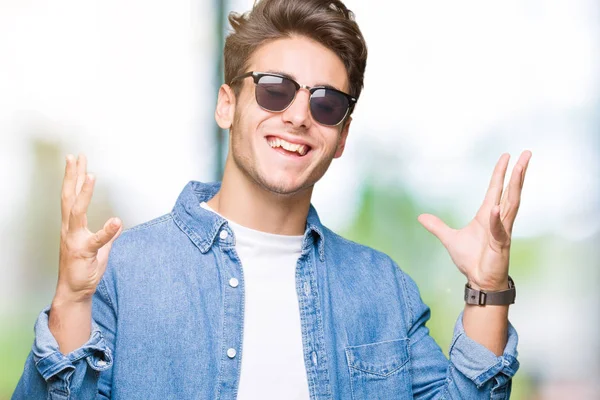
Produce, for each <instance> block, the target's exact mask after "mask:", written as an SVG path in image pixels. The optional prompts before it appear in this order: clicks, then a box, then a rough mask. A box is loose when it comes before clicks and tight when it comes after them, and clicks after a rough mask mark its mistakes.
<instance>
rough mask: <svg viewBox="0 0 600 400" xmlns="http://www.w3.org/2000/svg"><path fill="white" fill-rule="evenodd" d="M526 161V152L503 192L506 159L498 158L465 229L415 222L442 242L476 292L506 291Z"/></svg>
mask: <svg viewBox="0 0 600 400" xmlns="http://www.w3.org/2000/svg"><path fill="white" fill-rule="evenodd" d="M530 158H531V152H530V151H524V152H523V153H522V154H521V156H520V157H519V160H518V161H517V163H516V165H515V167H514V169H513V172H512V175H511V177H510V181H509V183H508V186H507V188H506V190H503V188H504V177H505V175H506V170H507V168H508V161H509V159H510V155H509V154H503V155H502V156H501V157H500V160H499V161H498V163H497V164H496V168H495V169H494V172H493V175H492V179H491V181H490V185H489V188H488V191H487V194H486V196H485V199H484V201H483V204H482V205H481V207H480V208H479V211H477V214H476V215H475V218H473V220H472V221H471V222H470V223H469V224H468V225H467V226H466V227H464V228H462V229H452V228H450V227H448V225H446V224H445V223H444V222H443V221H442V220H441V219H439V218H438V217H436V216H434V215H431V214H421V215H420V216H419V218H418V220H419V222H420V223H421V224H422V225H423V226H424V227H425V229H427V230H428V231H429V232H431V233H432V234H433V235H435V236H436V237H437V238H438V239H439V240H440V241H441V242H442V244H443V245H444V247H446V249H447V250H448V253H449V254H450V257H451V258H452V261H453V262H454V264H456V266H457V267H458V269H459V270H460V271H461V272H462V273H463V274H464V275H465V276H466V277H467V279H468V281H469V283H470V284H471V285H472V286H473V287H474V288H476V289H479V288H481V289H485V290H489V291H496V290H505V289H507V288H508V265H509V258H510V257H509V256H510V244H511V236H512V229H513V225H514V222H515V218H516V216H517V212H518V210H519V205H520V203H521V191H522V189H523V182H524V180H525V173H526V171H527V166H528V165H529V160H530ZM503 192H504V193H503Z"/></svg>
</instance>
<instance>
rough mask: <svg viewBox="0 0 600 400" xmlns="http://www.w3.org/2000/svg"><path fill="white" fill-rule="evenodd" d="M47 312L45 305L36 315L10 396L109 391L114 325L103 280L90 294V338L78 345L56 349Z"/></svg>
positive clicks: (47, 396)
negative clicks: (65, 351) (31, 339)
mask: <svg viewBox="0 0 600 400" xmlns="http://www.w3.org/2000/svg"><path fill="white" fill-rule="evenodd" d="M49 313H50V307H47V308H46V309H44V310H43V311H42V312H41V313H40V315H39V316H38V319H37V321H36V323H35V328H34V332H35V339H34V343H33V346H32V348H31V352H30V353H29V356H28V357H27V360H26V362H25V368H24V371H23V374H22V375H21V379H20V380H19V383H18V384H17V387H16V389H15V392H14V393H13V396H12V399H13V400H16V399H96V398H103V396H104V395H103V394H102V392H103V391H107V390H108V391H110V385H107V380H108V382H110V368H111V366H112V363H113V352H112V347H113V346H112V343H113V341H114V337H115V335H114V333H115V332H114V330H115V329H114V328H115V326H116V314H115V312H114V309H113V307H112V303H111V302H110V299H109V298H108V296H107V293H106V288H105V284H104V281H101V282H100V284H99V286H98V290H97V291H96V293H95V294H94V299H93V311H92V313H93V317H94V319H93V321H92V327H91V334H90V338H89V340H88V341H87V342H86V343H85V344H84V345H83V346H81V347H80V348H78V349H76V350H73V351H72V352H70V353H69V354H66V355H65V354H62V353H61V352H60V350H59V347H58V343H57V342H56V339H55V338H54V336H53V335H52V333H51V332H50V328H49V327H48V320H49ZM100 380H101V381H102V382H99V381H100ZM103 387H104V390H99V388H100V389H102V388H103ZM105 397H106V398H109V397H110V394H108V395H106V396H105Z"/></svg>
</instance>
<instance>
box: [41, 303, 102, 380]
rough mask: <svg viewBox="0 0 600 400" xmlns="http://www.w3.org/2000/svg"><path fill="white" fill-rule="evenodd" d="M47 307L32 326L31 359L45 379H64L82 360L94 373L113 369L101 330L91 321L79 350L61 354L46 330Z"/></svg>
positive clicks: (48, 310)
mask: <svg viewBox="0 0 600 400" xmlns="http://www.w3.org/2000/svg"><path fill="white" fill-rule="evenodd" d="M49 312H50V307H49V306H48V307H46V308H45V309H44V310H43V311H42V312H41V313H40V315H39V316H38V319H37V321H36V323H35V329H34V330H35V340H34V342H33V347H32V351H33V357H34V361H35V365H36V367H37V369H38V371H39V373H40V374H41V375H42V377H43V378H44V380H46V381H48V380H49V379H50V378H52V377H55V376H58V377H62V378H65V377H66V376H69V375H71V374H72V373H73V371H74V370H75V363H76V362H77V361H79V360H81V359H84V358H85V360H86V361H87V363H88V365H89V366H90V367H91V368H92V369H94V370H96V371H104V370H106V369H108V368H110V367H111V366H112V361H113V358H112V353H111V351H110V348H109V347H108V345H107V344H106V341H105V340H104V337H103V336H102V333H101V331H100V327H99V326H98V325H97V324H96V323H95V322H93V321H92V332H91V335H90V339H89V340H88V341H87V342H86V343H85V344H84V345H83V346H81V347H80V348H78V349H76V350H73V351H72V352H70V353H69V354H67V355H64V354H62V353H61V352H60V350H59V348H58V343H57V342H56V339H55V338H54V336H53V335H52V332H50V328H49V327H48V319H49Z"/></svg>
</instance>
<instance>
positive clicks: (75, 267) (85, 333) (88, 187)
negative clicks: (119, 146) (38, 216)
mask: <svg viewBox="0 0 600 400" xmlns="http://www.w3.org/2000/svg"><path fill="white" fill-rule="evenodd" d="M94 181H95V179H94V177H93V176H92V175H89V174H88V173H87V160H86V158H85V156H84V155H83V154H81V155H79V158H78V159H77V161H75V157H73V156H72V155H68V156H67V165H66V167H65V178H64V180H63V186H62V196H61V213H62V226H61V230H60V255H59V268H58V283H57V286H56V294H55V295H54V299H53V300H52V306H51V309H50V318H49V321H48V326H49V328H50V331H51V332H52V334H53V335H54V337H55V339H56V341H57V342H58V345H59V348H60V351H61V352H62V353H64V354H67V353H69V352H71V351H73V350H75V349H77V348H78V347H80V346H81V345H83V344H84V343H85V342H86V341H87V340H88V338H89V336H90V330H91V320H92V296H93V294H94V292H95V291H96V287H97V286H98V283H99V282H100V279H101V278H102V275H103V274H104V271H105V270H106V265H107V262H108V254H109V252H110V249H111V246H112V244H113V242H114V241H115V239H116V238H117V237H118V236H119V235H120V233H121V231H122V229H123V228H122V224H121V221H120V220H119V219H118V218H111V219H109V220H108V221H106V223H105V224H104V227H103V228H102V229H100V230H99V231H98V232H96V233H93V232H90V230H89V229H88V226H87V209H88V206H89V204H90V201H91V199H92V195H93V193H94Z"/></svg>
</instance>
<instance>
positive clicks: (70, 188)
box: [60, 154, 77, 228]
mask: <svg viewBox="0 0 600 400" xmlns="http://www.w3.org/2000/svg"><path fill="white" fill-rule="evenodd" d="M76 180H77V170H76V165H75V157H74V156H73V155H72V154H68V155H67V157H66V162H65V177H64V178H63V184H62V189H61V198H60V211H61V217H62V226H63V228H66V227H67V226H68V225H69V214H70V213H71V208H72V207H73V203H74V202H75V182H76Z"/></svg>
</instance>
